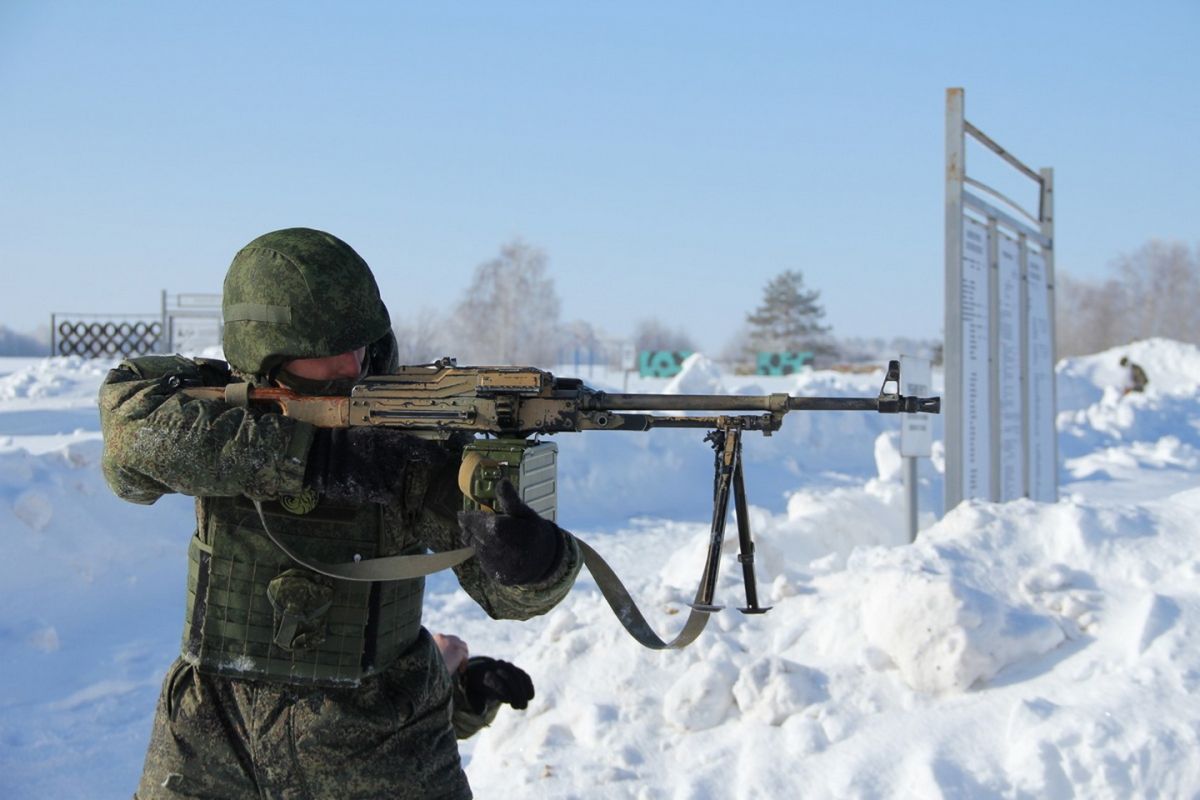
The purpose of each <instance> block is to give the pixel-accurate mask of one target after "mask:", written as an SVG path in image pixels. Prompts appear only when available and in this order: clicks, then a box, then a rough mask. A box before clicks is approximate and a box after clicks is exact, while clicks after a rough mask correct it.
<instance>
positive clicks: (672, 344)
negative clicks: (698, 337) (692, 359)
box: [633, 319, 698, 352]
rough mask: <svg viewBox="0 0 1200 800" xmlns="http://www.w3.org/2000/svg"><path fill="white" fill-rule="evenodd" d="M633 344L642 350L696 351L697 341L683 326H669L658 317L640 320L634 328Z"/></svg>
mask: <svg viewBox="0 0 1200 800" xmlns="http://www.w3.org/2000/svg"><path fill="white" fill-rule="evenodd" d="M633 346H634V348H636V349H637V350H638V351H639V352H640V351H642V350H683V351H690V352H695V351H696V350H697V349H698V348H697V347H696V342H695V341H694V340H693V339H692V337H691V336H689V335H688V334H687V331H685V330H683V328H674V329H672V328H669V327H667V326H666V325H664V324H663V323H661V322H659V321H658V320H657V319H643V320H639V321H638V324H637V327H635V328H634V330H633Z"/></svg>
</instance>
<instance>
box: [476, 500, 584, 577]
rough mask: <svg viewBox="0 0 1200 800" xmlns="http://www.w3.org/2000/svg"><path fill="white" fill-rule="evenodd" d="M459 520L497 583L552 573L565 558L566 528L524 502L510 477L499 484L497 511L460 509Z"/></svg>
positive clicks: (489, 573)
mask: <svg viewBox="0 0 1200 800" xmlns="http://www.w3.org/2000/svg"><path fill="white" fill-rule="evenodd" d="M458 524H459V525H460V526H461V527H462V531H463V538H464V539H465V541H466V543H467V544H469V545H472V546H474V548H475V558H477V559H478V560H479V566H480V567H481V568H482V569H483V571H484V572H485V573H487V575H488V576H489V577H490V578H491V579H492V580H494V581H496V583H500V584H503V585H505V586H517V585H519V584H524V583H537V582H538V581H540V580H545V579H546V578H547V577H549V576H550V574H551V573H552V572H554V570H555V569H557V568H558V565H559V563H560V562H561V561H562V558H563V536H564V534H563V532H562V530H561V529H560V528H559V527H558V526H557V525H555V524H554V523H553V522H550V521H549V520H545V519H542V518H541V517H539V516H538V515H537V512H536V511H534V510H533V509H532V508H530V507H529V506H527V505H525V504H524V503H523V502H521V498H520V497H519V496H518V495H517V489H516V487H515V486H513V485H512V483H511V482H510V481H508V480H502V481H500V482H499V483H497V484H496V513H495V514H490V513H488V512H486V511H460V512H458Z"/></svg>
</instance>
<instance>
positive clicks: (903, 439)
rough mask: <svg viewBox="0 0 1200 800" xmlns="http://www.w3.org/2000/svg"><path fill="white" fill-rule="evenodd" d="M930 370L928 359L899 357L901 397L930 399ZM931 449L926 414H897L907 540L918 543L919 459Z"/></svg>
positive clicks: (926, 455)
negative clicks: (905, 506) (905, 501)
mask: <svg viewBox="0 0 1200 800" xmlns="http://www.w3.org/2000/svg"><path fill="white" fill-rule="evenodd" d="M932 384H933V368H932V366H931V365H930V362H929V359H928V358H916V357H913V356H905V355H901V356H900V394H902V395H904V396H906V397H908V396H912V397H929V396H930V395H932V394H933V391H932V388H933V386H932ZM932 449H933V419H932V418H931V416H930V415H929V414H901V415H900V455H901V456H902V457H903V458H904V490H905V494H906V495H907V497H908V541H910V542H915V541H916V540H917V527H918V525H917V511H918V507H917V488H918V487H917V484H918V480H917V478H918V472H919V471H918V469H917V464H918V462H917V459H918V458H929V456H930V453H931V452H932Z"/></svg>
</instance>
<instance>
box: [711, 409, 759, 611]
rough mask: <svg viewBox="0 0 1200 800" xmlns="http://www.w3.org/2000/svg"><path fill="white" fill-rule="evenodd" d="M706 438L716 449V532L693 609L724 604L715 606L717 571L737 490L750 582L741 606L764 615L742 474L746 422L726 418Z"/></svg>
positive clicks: (740, 539)
mask: <svg viewBox="0 0 1200 800" xmlns="http://www.w3.org/2000/svg"><path fill="white" fill-rule="evenodd" d="M704 441H706V442H712V446H713V450H714V451H715V457H714V465H713V471H714V475H713V516H712V529H711V530H712V532H711V535H710V536H709V541H708V558H707V560H706V561H705V562H704V573H703V575H702V576H701V578H700V588H699V589H697V590H696V600H695V602H693V603H692V608H694V609H695V610H697V611H705V612H710V613H711V612H714V611H720V610H721V609H722V608H724V606H718V605H713V593H714V592H715V591H716V588H717V574H718V572H719V569H720V565H721V547H722V545H723V544H724V542H725V521H726V519H727V518H728V516H729V494H730V489H732V490H733V502H734V513H735V516H736V517H737V527H738V547H739V550H740V552H739V553H738V562H739V563H740V564H741V565H742V579H743V581H744V582H745V584H746V607H745V608H742V609H739V611H741V612H742V613H743V614H763V613H766V612H767V611H770V610H771V606H767V607H766V608H763V607H762V606H760V605H759V604H758V583H757V581H756V580H755V577H754V542H753V540H752V539H751V538H750V515H749V513H748V512H747V509H746V482H745V479H744V478H743V477H742V425H741V420H740V418H738V417H723V418H722V419H721V427H720V428H717V429H716V430H714V431H712V432H710V433H709V434H708V435H707V436H705V437H704Z"/></svg>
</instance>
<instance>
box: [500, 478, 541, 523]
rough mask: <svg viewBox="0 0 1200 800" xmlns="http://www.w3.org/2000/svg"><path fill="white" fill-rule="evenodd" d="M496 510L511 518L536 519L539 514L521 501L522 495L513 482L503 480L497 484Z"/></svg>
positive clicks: (506, 479)
mask: <svg viewBox="0 0 1200 800" xmlns="http://www.w3.org/2000/svg"><path fill="white" fill-rule="evenodd" d="M496 509H497V510H498V511H499V512H500V513H501V514H508V515H509V516H510V517H526V518H528V517H536V516H537V513H536V512H535V511H534V510H533V509H532V508H530V507H529V506H527V505H525V503H523V502H522V501H521V495H520V493H519V492H518V491H517V487H515V486H513V485H512V481H510V480H509V479H508V478H503V479H501V480H500V482H499V483H497V484H496Z"/></svg>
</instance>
